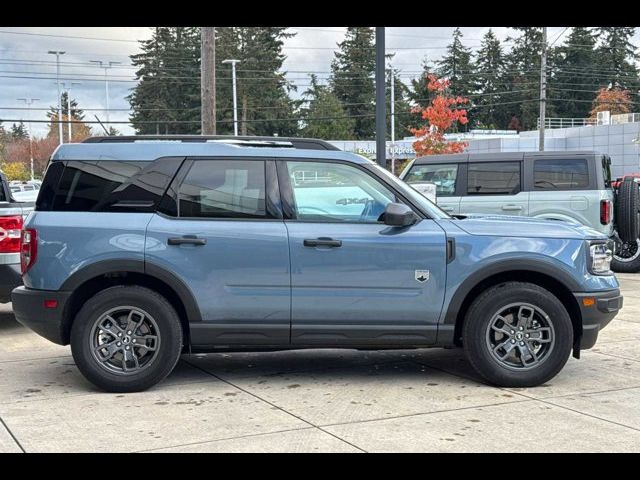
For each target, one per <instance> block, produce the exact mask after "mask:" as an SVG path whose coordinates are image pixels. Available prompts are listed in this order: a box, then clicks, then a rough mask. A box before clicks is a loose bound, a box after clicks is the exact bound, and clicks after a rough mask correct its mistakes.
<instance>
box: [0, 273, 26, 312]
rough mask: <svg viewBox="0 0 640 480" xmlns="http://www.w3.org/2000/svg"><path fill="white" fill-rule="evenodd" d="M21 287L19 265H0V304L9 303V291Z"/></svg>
mask: <svg viewBox="0 0 640 480" xmlns="http://www.w3.org/2000/svg"><path fill="white" fill-rule="evenodd" d="M19 285H22V276H21V274H20V264H0V303H8V302H10V301H11V291H12V290H13V289H14V288H16V287H17V286H19Z"/></svg>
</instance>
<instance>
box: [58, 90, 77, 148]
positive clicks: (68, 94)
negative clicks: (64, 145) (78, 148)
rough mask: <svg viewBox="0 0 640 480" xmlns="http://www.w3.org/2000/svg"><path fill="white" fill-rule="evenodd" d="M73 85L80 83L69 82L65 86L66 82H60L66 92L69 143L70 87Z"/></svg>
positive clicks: (68, 137) (69, 136) (69, 137)
mask: <svg viewBox="0 0 640 480" xmlns="http://www.w3.org/2000/svg"><path fill="white" fill-rule="evenodd" d="M74 85H82V84H81V83H80V82H71V83H70V84H69V86H68V87H67V83H66V82H62V87H63V88H64V91H65V92H67V139H68V140H69V143H71V123H72V122H71V117H72V115H71V88H72V87H73V86H74Z"/></svg>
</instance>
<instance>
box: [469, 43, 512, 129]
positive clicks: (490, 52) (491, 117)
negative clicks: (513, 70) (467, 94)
mask: <svg viewBox="0 0 640 480" xmlns="http://www.w3.org/2000/svg"><path fill="white" fill-rule="evenodd" d="M475 67H476V83H475V85H476V90H477V91H478V92H480V93H479V94H478V97H476V100H475V102H474V103H475V105H477V107H478V108H477V109H476V110H474V112H473V114H474V115H473V116H474V119H475V122H476V125H477V126H479V127H480V128H490V129H505V128H506V127H507V124H508V122H509V117H510V115H509V109H508V108H505V107H506V105H501V104H502V103H504V102H505V101H507V98H508V95H504V92H505V91H506V89H507V86H506V82H505V57H504V53H503V51H502V47H501V46H500V41H499V40H498V39H497V38H496V36H495V34H494V33H493V31H491V30H489V31H488V32H487V33H486V34H485V35H484V36H483V37H482V41H481V43H480V49H479V50H478V52H477V54H476V59H475Z"/></svg>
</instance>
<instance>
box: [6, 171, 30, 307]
mask: <svg viewBox="0 0 640 480" xmlns="http://www.w3.org/2000/svg"><path fill="white" fill-rule="evenodd" d="M14 195H15V194H14V193H12V191H11V188H10V186H9V182H8V180H7V177H6V176H5V175H4V173H2V172H1V171H0V303H7V302H10V301H11V291H12V290H13V289H14V288H15V287H17V286H18V285H21V284H22V279H21V277H20V235H21V233H20V232H21V230H22V225H23V221H24V218H26V216H27V215H28V214H29V212H31V211H32V210H33V205H34V204H33V203H32V202H27V203H25V202H22V203H19V202H16V199H15V198H14ZM34 200H35V199H34Z"/></svg>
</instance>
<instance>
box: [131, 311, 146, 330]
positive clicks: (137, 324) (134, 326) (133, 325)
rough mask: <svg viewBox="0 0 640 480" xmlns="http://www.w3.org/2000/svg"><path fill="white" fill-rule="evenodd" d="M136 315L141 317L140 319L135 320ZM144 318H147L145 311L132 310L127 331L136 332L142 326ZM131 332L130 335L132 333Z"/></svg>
mask: <svg viewBox="0 0 640 480" xmlns="http://www.w3.org/2000/svg"><path fill="white" fill-rule="evenodd" d="M134 315H137V316H138V317H139V320H138V321H135V320H134ZM144 319H145V315H144V313H142V312H139V311H137V310H131V311H130V312H129V315H128V316H127V328H126V331H127V333H128V332H131V333H132V334H135V333H136V331H137V330H138V328H140V325H142V323H143V322H144ZM131 333H130V334H129V335H131Z"/></svg>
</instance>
